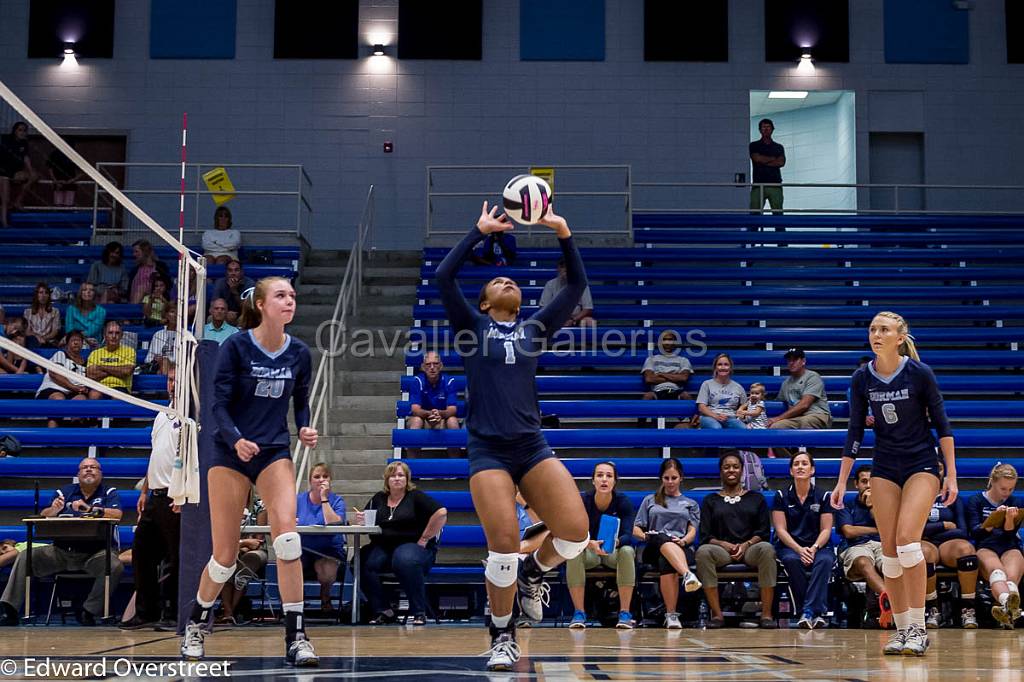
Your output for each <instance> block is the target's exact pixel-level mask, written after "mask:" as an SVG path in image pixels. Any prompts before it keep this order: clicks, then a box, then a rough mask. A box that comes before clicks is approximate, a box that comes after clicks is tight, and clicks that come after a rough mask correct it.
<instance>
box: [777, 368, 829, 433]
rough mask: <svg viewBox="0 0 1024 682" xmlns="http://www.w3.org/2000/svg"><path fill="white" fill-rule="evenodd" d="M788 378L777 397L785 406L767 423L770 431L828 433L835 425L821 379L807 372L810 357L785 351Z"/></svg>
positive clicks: (813, 372) (816, 374)
mask: <svg viewBox="0 0 1024 682" xmlns="http://www.w3.org/2000/svg"><path fill="white" fill-rule="evenodd" d="M786 365H787V367H788V368H789V376H788V377H786V380H785V381H783V382H782V386H780V387H779V393H778V395H777V396H776V397H775V399H776V400H781V401H782V402H784V403H785V404H786V409H785V411H783V413H782V414H780V415H777V416H775V417H771V418H769V419H768V428H770V429H827V428H829V427H830V426H831V425H832V412H831V411H830V410H829V409H828V396H827V395H826V394H825V382H824V381H822V379H821V375H820V374H818V373H817V372H815V371H813V370H809V369H807V355H806V354H805V353H804V351H803V349H802V348H790V349H789V350H788V351H786Z"/></svg>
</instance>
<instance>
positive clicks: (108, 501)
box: [50, 480, 121, 553]
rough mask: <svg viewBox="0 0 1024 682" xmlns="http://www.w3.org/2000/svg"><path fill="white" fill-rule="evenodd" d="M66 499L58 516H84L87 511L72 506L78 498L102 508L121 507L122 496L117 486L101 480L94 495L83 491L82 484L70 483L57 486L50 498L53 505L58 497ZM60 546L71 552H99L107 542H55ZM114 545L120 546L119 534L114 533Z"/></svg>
mask: <svg viewBox="0 0 1024 682" xmlns="http://www.w3.org/2000/svg"><path fill="white" fill-rule="evenodd" d="M58 498H59V499H62V500H64V508H63V509H61V510H60V512H59V513H58V514H57V515H58V516H82V515H84V514H85V512H81V511H78V510H77V509H72V508H71V503H72V502H75V501H76V500H84V501H85V503H86V504H88V505H89V506H90V507H100V508H102V509H120V508H121V496H120V495H119V494H118V492H117V488H115V487H113V486H109V485H104V484H103V481H102V480H101V481H100V485H99V487H98V488H96V490H94V491H93V492H92V495H89V496H86V495H85V494H84V493H83V492H82V486H81V485H79V484H78V483H69V484H68V485H64V486H61V487H60V488H57V489H56V490H55V491H54V493H53V498H52V499H51V500H50V504H51V505H53V501H54V500H56V499H58ZM53 544H55V545H56V546H58V547H61V548H63V549H66V550H68V551H69V552H86V553H92V552H98V551H100V550H102V549H105V548H106V543H105V542H103V541H102V540H96V539H82V540H73V539H69V540H59V541H57V542H54V543H53ZM114 546H115V547H117V546H118V536H117V533H114Z"/></svg>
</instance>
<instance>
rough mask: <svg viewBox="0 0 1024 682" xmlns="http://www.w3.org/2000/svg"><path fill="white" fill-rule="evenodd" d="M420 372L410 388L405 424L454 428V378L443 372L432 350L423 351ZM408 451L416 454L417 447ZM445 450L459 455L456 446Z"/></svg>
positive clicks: (417, 452)
mask: <svg viewBox="0 0 1024 682" xmlns="http://www.w3.org/2000/svg"><path fill="white" fill-rule="evenodd" d="M420 369H422V370H423V373H422V374H417V375H416V376H415V377H414V379H415V380H414V382H413V386H412V389H411V390H410V391H409V414H410V416H409V418H408V419H407V420H406V428H410V429H457V428H459V418H458V417H456V416H455V412H456V410H457V407H458V406H457V402H458V399H459V395H458V392H457V391H456V390H455V379H454V378H453V377H450V376H448V375H446V374H444V372H443V370H444V365H443V364H442V363H441V356H440V355H439V354H437V353H435V352H433V351H431V352H429V353H425V354H424V355H423V364H421V365H420ZM408 452H409V455H410V456H412V457H417V456H419V454H420V449H419V448H409V450H408ZM448 454H450V455H456V456H458V455H461V454H462V453H461V451H460V449H459V448H448Z"/></svg>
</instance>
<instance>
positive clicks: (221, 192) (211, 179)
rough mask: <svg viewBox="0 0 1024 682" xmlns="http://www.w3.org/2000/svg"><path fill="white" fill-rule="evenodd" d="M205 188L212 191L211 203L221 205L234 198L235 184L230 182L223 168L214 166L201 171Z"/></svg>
mask: <svg viewBox="0 0 1024 682" xmlns="http://www.w3.org/2000/svg"><path fill="white" fill-rule="evenodd" d="M203 182H205V183H206V189H208V190H210V191H211V192H213V194H212V195H211V196H212V197H213V203H215V204H217V205H218V206H222V205H224V204H226V203H228V202H229V201H231V200H232V199H234V198H235V186H234V185H233V184H231V178H229V177H228V172H227V171H226V170H224V169H223V168H220V167H218V168H214V169H213V170H209V171H206V172H205V173H203Z"/></svg>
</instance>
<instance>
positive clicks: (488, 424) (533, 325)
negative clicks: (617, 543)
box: [437, 202, 590, 670]
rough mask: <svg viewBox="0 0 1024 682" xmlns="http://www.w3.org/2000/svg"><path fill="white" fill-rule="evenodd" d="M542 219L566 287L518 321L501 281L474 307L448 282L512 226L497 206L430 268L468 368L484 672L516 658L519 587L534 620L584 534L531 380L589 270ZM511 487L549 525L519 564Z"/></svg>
mask: <svg viewBox="0 0 1024 682" xmlns="http://www.w3.org/2000/svg"><path fill="white" fill-rule="evenodd" d="M539 222H540V224H542V225H544V226H545V227H548V228H550V229H551V230H553V231H554V232H555V234H556V236H557V237H558V244H559V247H560V248H561V250H562V254H563V256H564V257H565V262H566V279H567V281H568V283H567V286H566V287H565V288H564V289H562V291H560V292H559V293H558V294H557V295H556V296H555V299H554V300H553V301H551V303H549V304H548V305H546V306H544V307H543V308H541V309H540V310H538V311H537V312H535V313H534V314H533V315H531V316H530V317H528V318H525V319H522V318H521V317H520V314H519V313H520V306H521V303H522V292H521V291H520V290H519V287H518V286H517V285H516V283H515V282H514V281H512V280H511V279H509V278H508V277H495V278H494V279H492V280H491V281H489V282H488V283H487V284H485V285H484V287H483V288H482V289H481V290H480V297H479V300H478V302H477V305H476V306H474V305H472V304H470V302H469V301H467V300H466V297H465V296H464V295H463V294H462V291H461V289H460V288H459V285H458V282H456V279H455V274H456V272H457V271H458V269H459V268H460V267H461V266H462V264H463V262H464V261H465V260H466V259H467V258H468V257H469V255H470V253H471V252H472V250H473V247H474V246H475V245H476V244H477V243H478V242H480V241H481V240H483V239H484V238H485V237H486V236H487V235H489V234H492V233H500V232H506V231H508V230H511V229H513V224H512V223H511V222H510V221H509V220H508V218H507V216H505V215H502V216H500V217H498V216H497V207H495V208H492V209H490V210H488V207H487V202H484V205H483V209H482V210H481V212H480V218H479V219H478V220H477V224H476V227H474V228H473V229H472V230H470V232H469V234H467V235H466V237H465V238H463V240H462V241H461V242H459V243H458V244H457V245H456V246H455V247H454V248H453V249H452V250H451V251H450V252H449V253H448V255H447V256H446V257H445V259H444V260H443V261H442V262H441V264H440V265H439V266H438V268H437V284H438V288H439V289H440V292H441V301H442V302H443V303H444V307H445V310H446V311H447V313H448V319H449V321H450V323H451V326H452V331H453V332H454V334H455V336H454V338H455V346H456V350H457V351H458V352H459V354H460V355H462V357H463V363H464V365H465V368H466V382H467V391H468V392H467V395H466V408H467V409H466V430H467V431H468V442H467V451H468V456H469V474H470V478H469V487H470V492H471V493H472V496H473V505H474V507H475V508H476V511H477V515H478V516H479V517H480V522H481V524H482V525H483V528H484V534H485V535H486V537H487V548H488V550H489V551H488V555H487V568H486V570H485V572H484V573H485V577H486V579H487V592H488V596H489V598H490V603H491V650H490V660H489V661H488V664H487V667H488V668H489V669H490V670H510V669H511V668H512V666H513V664H514V663H515V662H516V661H517V660H518V659H519V647H518V645H517V644H516V642H515V623H513V622H512V609H513V602H514V600H515V594H516V587H517V584H518V589H519V608H520V611H521V612H522V613H521V615H522V617H523V619H524V621H526V622H533V621H538V620H540V619H541V618H542V617H543V607H544V605H545V604H546V603H547V601H548V585H547V583H545V582H544V580H543V577H544V574H545V573H547V572H548V571H550V570H552V569H553V568H555V567H556V566H558V565H559V564H561V563H563V562H564V561H567V560H568V559H572V558H574V557H575V556H577V555H578V554H580V553H581V552H582V551H583V550H584V549H586V547H587V545H588V543H589V540H590V534H589V529H590V522H589V519H588V517H587V512H586V510H585V509H584V507H583V502H582V499H581V498H580V494H579V490H578V489H577V487H576V483H575V482H574V481H573V479H572V476H571V475H570V474H569V472H568V470H567V469H566V468H565V466H564V465H563V464H562V463H561V462H560V461H559V460H558V459H557V458H556V457H555V454H554V452H552V450H551V448H550V447H549V446H548V443H547V441H546V440H545V438H544V434H543V433H542V432H541V429H540V409H539V407H538V404H537V385H536V378H537V360H538V357H539V355H540V353H541V352H543V350H544V346H545V344H546V342H547V341H548V340H549V339H550V338H551V337H552V335H553V334H554V333H555V332H556V331H558V329H559V328H560V327H561V326H562V324H563V323H564V322H565V320H567V319H569V314H570V313H571V312H572V310H573V308H574V307H575V306H576V304H577V303H578V302H579V298H580V296H581V295H582V294H583V290H584V289H585V288H586V286H587V275H586V272H585V271H584V269H583V261H582V259H581V258H580V253H579V251H578V250H577V248H576V245H575V243H574V242H573V239H572V233H571V232H570V231H569V226H568V225H567V224H566V222H565V219H564V218H562V217H561V216H558V215H556V214H555V213H554V211H553V210H552V209H551V208H550V207H549V208H548V209H547V210H546V211H545V213H544V215H543V217H542V218H541V219H540V221H539ZM467 337H468V338H467ZM516 485H518V486H519V490H520V492H521V493H522V495H523V497H524V498H525V499H526V502H527V503H528V504H529V505H530V507H531V508H532V509H533V510H534V511H536V512H537V515H538V516H539V517H540V519H541V520H542V521H544V522H545V523H546V524H547V527H548V529H549V530H550V531H551V533H550V534H549V536H548V538H547V539H546V540H545V541H544V543H543V544H542V545H541V546H540V548H539V549H538V550H537V551H536V552H534V553H533V554H531V555H529V556H528V557H527V558H526V559H525V560H524V561H523V563H522V566H520V564H519V523H518V520H517V517H516V507H515V486H516Z"/></svg>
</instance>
